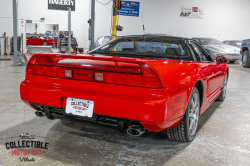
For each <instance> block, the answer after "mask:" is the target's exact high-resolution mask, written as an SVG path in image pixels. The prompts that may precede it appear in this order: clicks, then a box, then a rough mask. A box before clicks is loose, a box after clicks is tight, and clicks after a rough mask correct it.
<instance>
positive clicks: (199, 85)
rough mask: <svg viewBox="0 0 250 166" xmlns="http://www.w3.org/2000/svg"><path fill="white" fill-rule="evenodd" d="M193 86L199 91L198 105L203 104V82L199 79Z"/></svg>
mask: <svg viewBox="0 0 250 166" xmlns="http://www.w3.org/2000/svg"><path fill="white" fill-rule="evenodd" d="M194 87H196V88H197V89H198V91H199V96H200V107H201V106H202V104H203V97H204V85H203V82H202V81H201V80H198V81H197V82H196V83H195V85H194Z"/></svg>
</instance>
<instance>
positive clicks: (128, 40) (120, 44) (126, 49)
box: [90, 36, 194, 61]
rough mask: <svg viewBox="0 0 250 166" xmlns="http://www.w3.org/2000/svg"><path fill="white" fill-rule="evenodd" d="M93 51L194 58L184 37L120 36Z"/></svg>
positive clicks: (119, 54) (137, 55)
mask: <svg viewBox="0 0 250 166" xmlns="http://www.w3.org/2000/svg"><path fill="white" fill-rule="evenodd" d="M93 53H94V54H104V55H105V54H108V55H110V54H112V55H114V56H126V57H142V58H159V59H161V58H164V59H175V60H187V61H193V60H194V59H193V56H191V54H190V53H189V50H187V45H186V44H185V42H184V40H183V39H180V38H171V37H158V36H146V37H145V36H131V37H130V36H129V37H120V38H118V39H115V40H112V41H110V42H109V43H108V44H106V45H104V46H101V47H98V48H96V49H94V50H92V51H91V52H90V54H93Z"/></svg>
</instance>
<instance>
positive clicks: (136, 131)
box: [127, 127, 145, 137]
mask: <svg viewBox="0 0 250 166" xmlns="http://www.w3.org/2000/svg"><path fill="white" fill-rule="evenodd" d="M127 133H128V135H130V136H134V137H140V136H141V135H142V134H144V133H145V129H144V128H141V127H140V128H129V129H128V130H127Z"/></svg>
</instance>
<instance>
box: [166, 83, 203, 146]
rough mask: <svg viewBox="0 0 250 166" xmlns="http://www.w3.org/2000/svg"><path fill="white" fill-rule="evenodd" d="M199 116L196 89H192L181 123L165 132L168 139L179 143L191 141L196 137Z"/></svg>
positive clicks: (198, 99)
mask: <svg viewBox="0 0 250 166" xmlns="http://www.w3.org/2000/svg"><path fill="white" fill-rule="evenodd" d="M199 116H200V95H199V91H198V89H197V88H196V87H194V89H193V91H192V93H191V96H190V99H189V102H188V106H187V109H186V113H185V115H184V117H183V119H182V121H181V122H180V123H179V124H178V125H177V126H175V127H173V128H171V129H168V130H167V131H166V132H167V135H168V138H169V139H172V140H176V141H181V142H191V141H193V139H194V138H195V136H196V130H197V126H198V122H199Z"/></svg>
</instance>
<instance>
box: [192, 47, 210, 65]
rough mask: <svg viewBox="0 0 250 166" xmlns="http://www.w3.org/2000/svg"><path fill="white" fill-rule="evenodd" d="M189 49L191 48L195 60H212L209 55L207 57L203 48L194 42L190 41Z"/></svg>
mask: <svg viewBox="0 0 250 166" xmlns="http://www.w3.org/2000/svg"><path fill="white" fill-rule="evenodd" d="M190 46H191V49H192V50H193V52H194V54H195V56H196V58H197V60H198V61H199V62H208V61H212V60H211V57H209V56H208V55H207V54H206V53H205V50H204V49H202V48H201V47H200V46H199V45H197V44H195V43H190Z"/></svg>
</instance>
